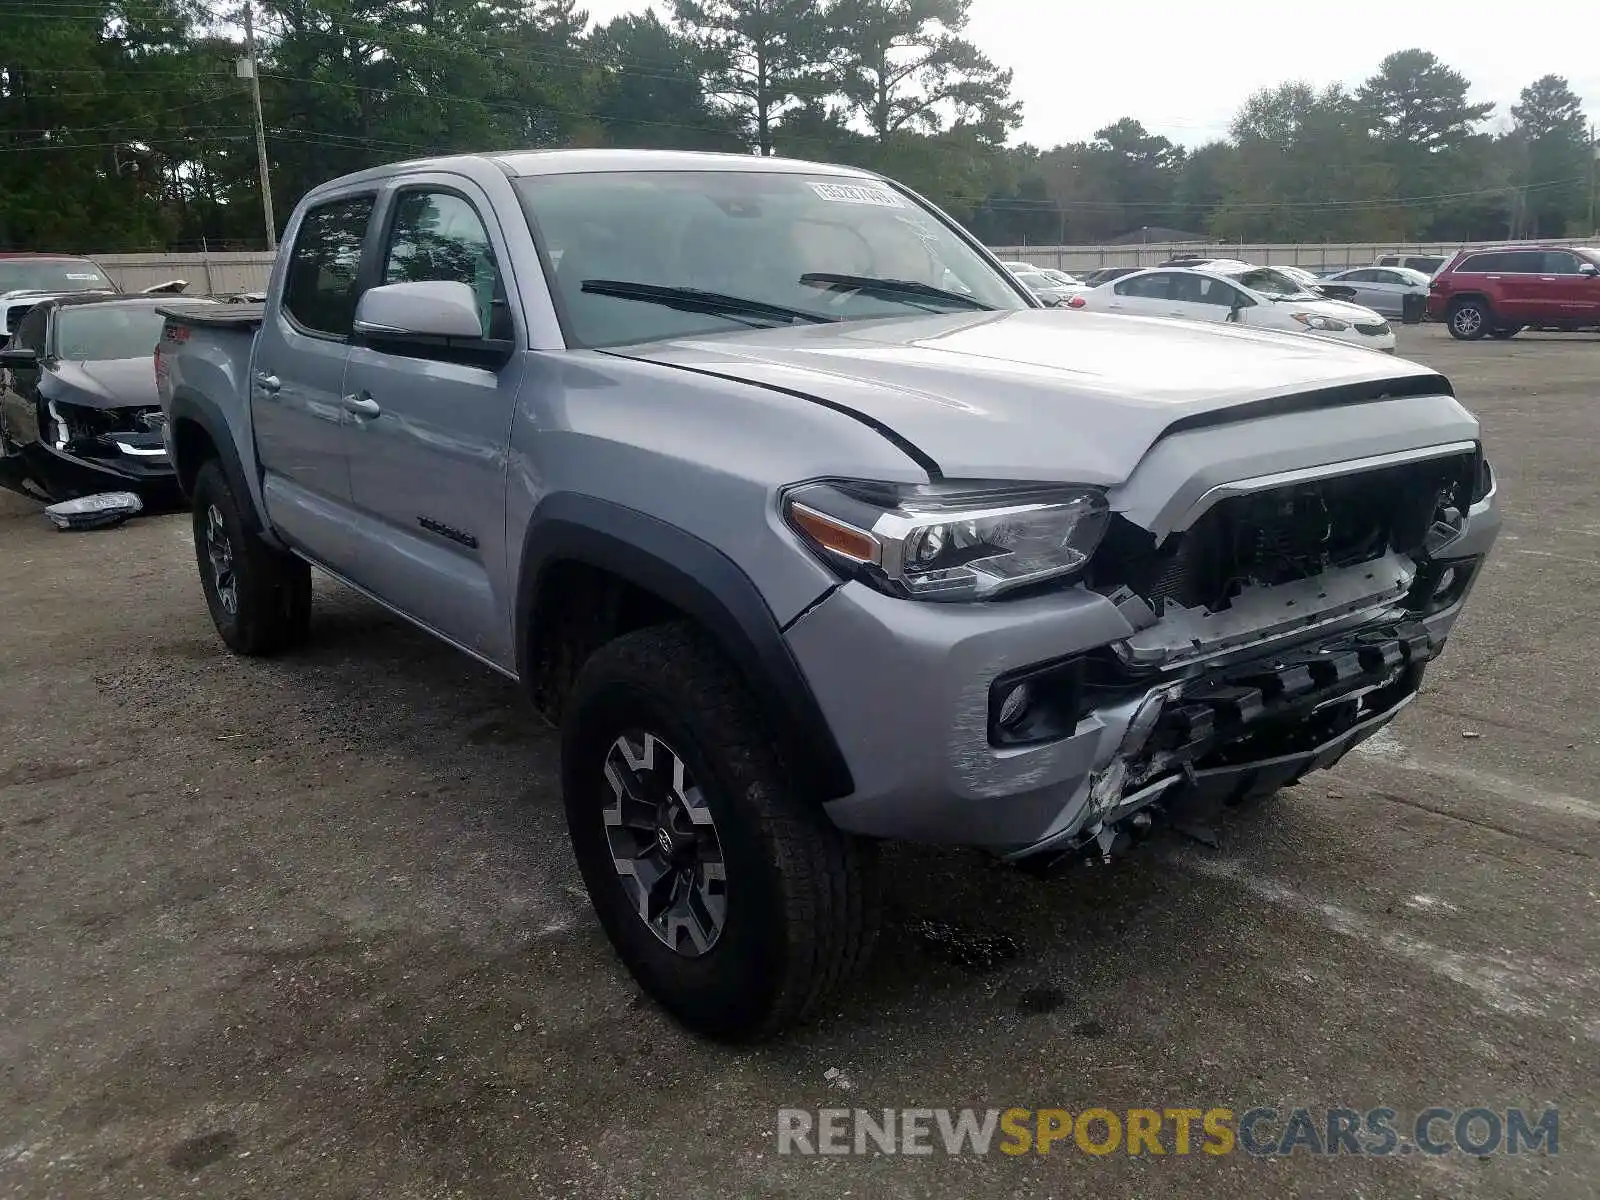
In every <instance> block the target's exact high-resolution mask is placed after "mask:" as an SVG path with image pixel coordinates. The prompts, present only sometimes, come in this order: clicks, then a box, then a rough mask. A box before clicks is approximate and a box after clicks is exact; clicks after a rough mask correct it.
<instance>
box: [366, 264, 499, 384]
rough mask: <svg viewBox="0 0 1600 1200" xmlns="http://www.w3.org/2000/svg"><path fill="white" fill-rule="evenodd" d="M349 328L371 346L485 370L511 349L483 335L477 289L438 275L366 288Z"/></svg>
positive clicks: (390, 351) (493, 367) (484, 332)
mask: <svg viewBox="0 0 1600 1200" xmlns="http://www.w3.org/2000/svg"><path fill="white" fill-rule="evenodd" d="M353 332H354V334H355V339H356V341H357V342H359V343H363V344H365V345H368V346H371V347H372V348H373V349H374V350H382V351H385V352H387V353H390V354H403V355H407V356H409V357H412V358H431V359H437V360H439V361H442V362H458V363H464V364H466V365H468V366H475V367H484V368H487V369H490V370H493V369H495V368H498V367H500V366H502V365H503V364H504V363H505V362H506V360H507V359H509V358H510V357H511V355H512V353H513V351H514V350H515V349H516V347H515V345H514V344H513V343H512V342H510V341H502V340H498V339H494V338H490V337H489V336H488V335H487V333H486V331H485V329H484V327H483V318H482V317H481V316H480V315H479V309H478V296H477V293H475V292H474V291H473V290H472V289H471V288H470V287H468V286H467V285H466V284H464V283H455V282H447V281H445V280H440V279H432V280H425V281H422V282H418V283H386V284H384V285H383V286H381V287H375V288H370V289H369V290H368V291H367V292H366V294H364V295H363V296H362V297H361V300H360V302H359V303H357V305H356V315H355V322H354V325H353Z"/></svg>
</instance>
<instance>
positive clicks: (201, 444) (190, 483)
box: [172, 417, 219, 496]
mask: <svg viewBox="0 0 1600 1200" xmlns="http://www.w3.org/2000/svg"><path fill="white" fill-rule="evenodd" d="M172 447H173V451H174V452H175V454H176V455H177V462H175V463H174V464H173V468H174V469H175V470H176V471H177V473H178V486H179V487H181V488H182V489H183V494H184V495H185V496H192V495H193V494H194V481H195V476H197V475H199V474H200V468H201V467H202V466H204V465H205V463H206V460H207V459H212V458H217V457H219V452H218V450H217V444H216V443H215V442H214V441H212V440H211V435H210V434H209V433H207V432H206V427H205V426H204V425H202V424H200V422H199V421H191V420H189V419H188V418H184V417H180V418H179V419H178V421H177V423H176V424H175V425H173V427H172Z"/></svg>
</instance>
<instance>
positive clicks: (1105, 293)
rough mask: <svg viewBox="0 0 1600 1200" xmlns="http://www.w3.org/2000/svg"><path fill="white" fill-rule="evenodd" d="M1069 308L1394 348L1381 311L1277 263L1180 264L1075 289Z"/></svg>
mask: <svg viewBox="0 0 1600 1200" xmlns="http://www.w3.org/2000/svg"><path fill="white" fill-rule="evenodd" d="M1241 265H1242V264H1241ZM1065 307H1067V308H1076V309H1086V310H1088V311H1090V312H1109V313H1127V314H1129V315H1131V316H1140V317H1175V318H1178V319H1179V320H1186V321H1216V322H1223V321H1226V322H1232V323H1235V324H1238V325H1243V326H1245V327H1247V328H1250V329H1277V330H1282V331H1284V332H1286V333H1303V334H1307V335H1309V336H1311V337H1316V338H1323V339H1325V340H1328V341H1336V342H1347V343H1349V344H1350V345H1352V346H1361V347H1364V348H1365V349H1368V350H1382V351H1385V352H1386V353H1389V354H1393V353H1394V330H1392V329H1390V328H1389V323H1388V322H1387V321H1386V320H1384V319H1383V317H1381V316H1380V315H1379V314H1377V313H1375V312H1373V311H1372V310H1371V309H1370V308H1362V307H1361V306H1360V305H1358V304H1349V303H1346V302H1345V301H1343V300H1325V299H1323V298H1321V297H1320V296H1318V295H1316V294H1315V293H1314V292H1311V291H1309V290H1307V289H1306V287H1305V286H1304V285H1303V284H1301V283H1300V282H1299V281H1298V280H1296V279H1294V278H1293V277H1292V276H1289V275H1285V274H1284V273H1283V272H1282V271H1279V270H1276V269H1274V268H1272V267H1251V266H1243V269H1237V268H1231V267H1230V268H1229V269H1228V270H1227V271H1226V272H1223V271H1214V270H1187V269H1182V268H1176V267H1169V268H1162V267H1158V268H1156V269H1155V270H1152V271H1137V272H1135V273H1134V274H1132V275H1124V276H1123V277H1122V278H1121V279H1117V280H1114V281H1113V282H1111V283H1106V284H1102V285H1101V286H1099V287H1097V288H1090V289H1089V290H1088V291H1087V292H1078V293H1076V294H1075V295H1073V296H1071V297H1069V298H1068V300H1067V302H1066V306H1065Z"/></svg>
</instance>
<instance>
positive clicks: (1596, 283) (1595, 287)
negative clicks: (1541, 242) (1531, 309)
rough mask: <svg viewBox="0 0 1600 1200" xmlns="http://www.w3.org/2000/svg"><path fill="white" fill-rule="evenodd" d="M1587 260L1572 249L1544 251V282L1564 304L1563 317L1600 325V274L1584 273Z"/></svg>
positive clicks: (1542, 279)
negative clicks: (1583, 269) (1582, 269)
mask: <svg viewBox="0 0 1600 1200" xmlns="http://www.w3.org/2000/svg"><path fill="white" fill-rule="evenodd" d="M1587 261H1588V260H1587V259H1584V258H1580V257H1579V256H1578V255H1576V254H1574V253H1573V252H1572V251H1571V250H1546V251H1545V252H1544V274H1543V275H1542V276H1540V279H1541V282H1542V283H1543V285H1544V286H1545V287H1546V288H1548V289H1549V290H1550V293H1551V295H1552V296H1553V297H1554V299H1555V301H1556V303H1558V304H1559V305H1560V306H1561V313H1562V319H1563V320H1565V321H1569V322H1571V323H1572V324H1574V325H1600V276H1595V275H1584V274H1582V273H1581V268H1582V267H1583V266H1584V264H1585V263H1586V262H1587Z"/></svg>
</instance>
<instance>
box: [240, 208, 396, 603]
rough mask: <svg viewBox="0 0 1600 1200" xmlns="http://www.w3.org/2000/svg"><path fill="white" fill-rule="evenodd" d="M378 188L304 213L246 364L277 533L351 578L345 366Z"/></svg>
mask: <svg viewBox="0 0 1600 1200" xmlns="http://www.w3.org/2000/svg"><path fill="white" fill-rule="evenodd" d="M376 201H377V193H376V192H375V191H366V192H357V193H354V194H350V195H344V196H338V197H334V198H331V199H329V200H326V201H323V202H321V203H319V204H317V205H316V206H315V207H313V208H310V209H307V210H306V212H305V214H304V215H303V216H302V217H301V219H300V221H299V224H298V226H297V227H296V228H295V230H294V231H293V233H292V234H291V240H290V243H289V245H288V247H287V248H286V249H285V250H283V251H282V252H281V253H282V254H283V256H284V261H283V262H282V263H281V264H280V266H279V268H278V269H279V270H280V271H281V272H282V283H281V290H280V292H279V296H280V300H279V302H278V303H277V304H270V303H269V304H268V305H267V311H266V316H265V319H264V320H263V322H262V326H261V332H260V334H259V335H258V336H257V341H256V351H255V355H254V358H253V361H252V362H251V377H250V380H249V388H250V416H251V422H252V425H253V427H254V431H255V439H256V456H257V458H258V459H259V460H260V462H261V467H262V472H263V477H262V494H263V498H264V500H265V502H266V507H267V515H268V517H269V519H270V520H271V521H272V525H273V528H274V530H276V531H277V532H278V533H279V534H281V535H282V536H283V537H284V539H285V540H287V541H288V542H290V543H291V544H293V545H294V546H296V547H298V548H299V549H300V550H302V551H304V552H305V553H306V554H307V555H309V556H310V557H311V558H313V559H315V560H317V561H318V562H320V563H323V564H325V565H326V566H328V567H330V568H331V569H333V570H334V571H337V572H339V573H340V574H344V575H353V573H354V568H355V555H356V547H357V542H356V539H355V537H354V536H353V534H352V532H351V528H350V504H351V497H350V466H349V440H350V437H351V427H350V421H351V416H350V414H349V413H348V412H347V411H346V409H345V406H344V404H343V402H342V401H341V397H342V396H343V395H344V390H343V383H344V369H345V360H346V359H347V358H348V357H349V354H350V327H351V322H352V319H353V318H354V316H355V307H356V298H357V295H358V294H359V284H360V276H361V266H362V254H363V247H364V245H365V242H366V236H367V227H368V225H369V223H370V222H371V218H372V213H373V210H374V207H375V205H376Z"/></svg>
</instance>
